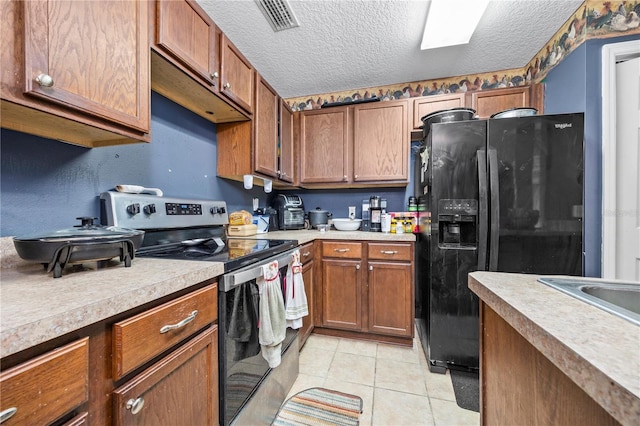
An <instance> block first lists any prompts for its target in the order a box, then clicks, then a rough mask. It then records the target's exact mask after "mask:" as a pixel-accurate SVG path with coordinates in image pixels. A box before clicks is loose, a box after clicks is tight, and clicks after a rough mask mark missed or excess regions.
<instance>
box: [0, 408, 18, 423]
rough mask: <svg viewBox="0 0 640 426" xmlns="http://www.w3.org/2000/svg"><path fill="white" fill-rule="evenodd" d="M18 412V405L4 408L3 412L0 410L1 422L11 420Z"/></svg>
mask: <svg viewBox="0 0 640 426" xmlns="http://www.w3.org/2000/svg"><path fill="white" fill-rule="evenodd" d="M17 412H18V407H10V408H7V409H6V410H2V412H0V423H4V422H5V421H6V420H9V419H10V418H11V417H13V415H14V414H15V413H17Z"/></svg>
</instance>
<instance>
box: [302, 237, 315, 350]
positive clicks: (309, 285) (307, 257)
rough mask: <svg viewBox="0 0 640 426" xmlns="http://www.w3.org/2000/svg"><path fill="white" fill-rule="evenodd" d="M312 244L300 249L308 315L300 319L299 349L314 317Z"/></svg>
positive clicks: (311, 329) (311, 328)
mask: <svg viewBox="0 0 640 426" xmlns="http://www.w3.org/2000/svg"><path fill="white" fill-rule="evenodd" d="M313 247H314V244H313V243H308V244H305V245H303V246H302V247H300V261H301V262H302V279H303V280H304V292H305V294H306V296H307V305H308V307H309V315H307V316H306V317H303V318H302V328H300V331H299V334H298V336H299V337H298V339H299V342H300V348H302V346H303V345H304V343H305V342H306V340H307V337H309V335H310V334H311V331H313V327H314V322H313V318H314V315H315V295H314V293H313V292H314V290H315V285H314V280H315V274H314V271H313V270H314V267H315V262H314V256H313Z"/></svg>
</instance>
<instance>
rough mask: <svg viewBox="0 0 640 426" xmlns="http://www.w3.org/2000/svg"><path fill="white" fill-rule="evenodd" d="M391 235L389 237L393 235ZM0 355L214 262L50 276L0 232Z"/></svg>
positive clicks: (295, 234)
mask: <svg viewBox="0 0 640 426" xmlns="http://www.w3.org/2000/svg"><path fill="white" fill-rule="evenodd" d="M392 236H393V237H392ZM244 238H268V239H288V240H297V241H298V243H299V244H304V243H307V242H310V241H313V240H315V239H345V240H378V241H379V240H382V241H388V240H396V241H413V240H415V237H414V235H413V234H399V235H397V236H396V235H395V234H382V233H380V232H358V231H356V232H342V231H327V232H319V231H316V230H301V231H277V232H269V233H266V234H257V235H255V236H251V237H244ZM0 254H1V255H0V262H1V269H0V358H2V357H5V356H8V355H11V354H14V353H17V352H20V351H22V350H24V349H27V348H29V347H32V346H35V345H38V344H40V343H43V342H46V341H48V340H51V339H54V338H56V337H59V336H62V335H64V334H67V333H69V332H72V331H75V330H78V329H80V328H82V327H85V326H88V325H91V324H94V323H96V322H99V321H102V320H105V319H107V318H110V317H112V316H114V315H117V314H120V313H122V312H125V311H127V310H130V309H133V308H135V307H138V306H141V305H143V304H145V303H148V302H152V301H154V300H157V299H160V298H162V297H164V296H167V295H170V294H173V293H175V292H178V291H180V290H183V289H186V288H189V287H191V286H194V285H196V284H198V283H201V282H203V281H206V280H208V279H212V278H215V277H218V276H220V275H222V274H223V272H224V265H223V264H222V263H219V262H200V261H186V260H168V259H151V258H141V257H136V258H135V259H133V261H132V265H131V267H129V268H125V267H124V265H123V264H122V263H120V262H119V261H118V260H117V259H115V260H112V261H110V262H109V263H108V265H107V266H106V267H102V268H97V267H96V263H95V262H93V263H91V262H90V263H87V264H86V265H83V268H84V269H83V270H80V271H73V270H72V269H69V268H72V267H69V268H67V269H65V271H63V275H62V277H60V278H53V277H52V273H47V272H46V271H45V270H44V268H43V266H42V265H41V264H40V263H33V262H27V261H24V260H22V259H21V258H20V257H19V256H18V255H17V253H16V252H15V248H14V245H13V239H12V238H11V237H4V238H0Z"/></svg>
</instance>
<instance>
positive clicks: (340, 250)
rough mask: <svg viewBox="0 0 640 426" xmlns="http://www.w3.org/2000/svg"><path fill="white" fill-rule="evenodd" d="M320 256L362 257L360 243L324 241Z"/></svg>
mask: <svg viewBox="0 0 640 426" xmlns="http://www.w3.org/2000/svg"><path fill="white" fill-rule="evenodd" d="M322 257H339V258H343V259H360V258H361V257H362V244H361V243H351V242H344V241H325V242H323V243H322Z"/></svg>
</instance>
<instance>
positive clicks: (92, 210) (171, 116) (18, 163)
mask: <svg viewBox="0 0 640 426" xmlns="http://www.w3.org/2000/svg"><path fill="white" fill-rule="evenodd" d="M151 111H152V117H151V136H152V141H151V143H149V144H142V143H141V144H133V145H121V146H116V147H105V148H93V149H89V148H83V147H78V146H75V145H69V144H66V143H62V142H59V141H54V140H50V139H44V138H40V137H38V136H32V135H29V134H25V133H20V132H15V131H12V130H7V129H2V130H1V131H0V155H1V164H0V236H13V235H25V234H30V233H33V232H47V231H52V230H57V229H63V228H69V227H71V226H73V225H75V224H76V223H77V221H76V220H75V218H76V217H79V216H93V217H99V214H100V209H99V195H100V193H101V192H104V191H108V190H110V189H113V188H114V186H115V185H118V184H134V185H142V186H147V187H154V188H161V189H162V190H163V192H164V194H165V195H167V196H172V195H173V196H182V197H191V198H205V199H216V200H224V201H226V202H227V205H228V208H229V210H230V211H233V210H238V209H247V210H251V206H252V203H251V201H252V198H254V197H256V198H259V200H260V206H265V205H266V203H267V199H268V198H267V197H268V194H265V193H264V191H263V189H262V187H258V186H254V188H253V189H251V190H249V191H247V190H245V189H244V188H243V187H242V183H240V182H234V181H229V180H226V179H221V178H218V177H217V176H216V161H217V143H216V126H215V124H213V123H211V122H209V121H207V120H205V119H203V118H201V117H200V116H198V115H196V114H194V113H192V112H190V111H188V110H186V109H184V108H182V107H181V106H179V105H177V104H175V103H174V102H172V101H170V100H168V99H166V98H164V97H163V96H161V95H159V94H157V93H155V92H152V98H151ZM407 188H410V186H408V187H407ZM407 191H408V189H405V188H398V189H386V190H383V191H377V190H375V191H374V190H343V191H331V190H323V191H287V192H291V193H297V194H301V196H302V199H303V202H304V203H305V207H306V208H307V209H314V208H316V207H322V208H323V209H325V210H328V211H330V212H331V213H333V214H334V216H335V217H339V216H342V217H346V216H347V207H348V206H349V205H356V206H358V216H360V214H361V212H360V210H361V205H362V200H363V199H368V198H369V196H370V195H373V194H377V195H380V196H382V197H383V198H387V199H388V205H389V210H404V209H405V208H406V207H405V206H406V200H407V196H408V194H407Z"/></svg>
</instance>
